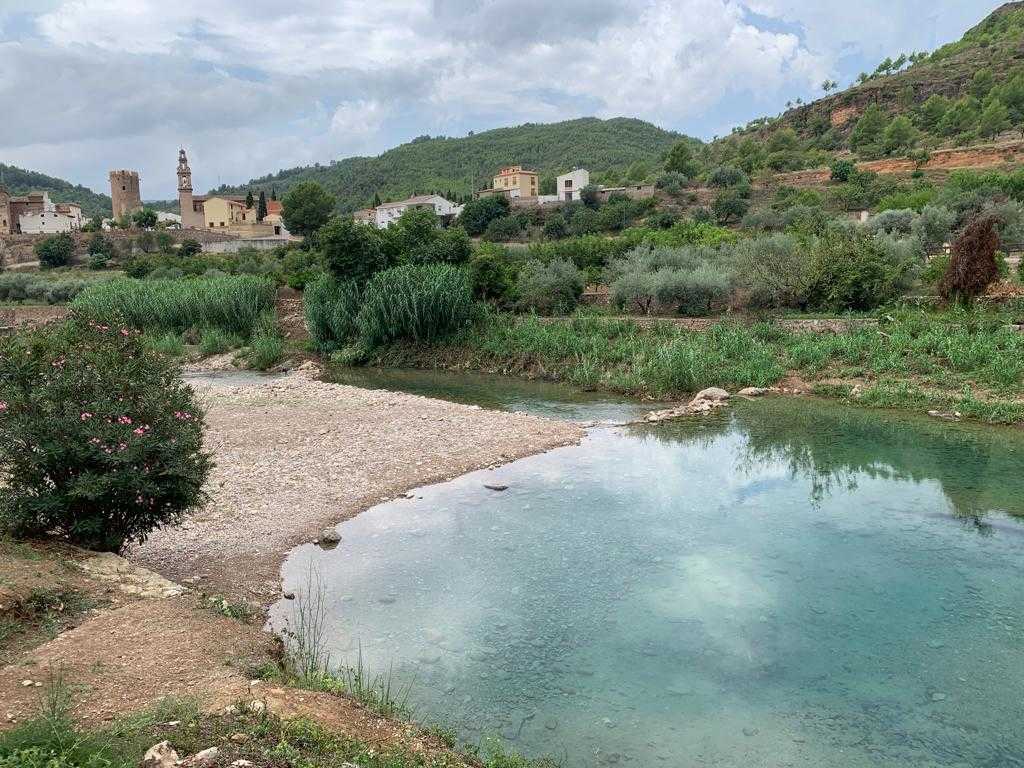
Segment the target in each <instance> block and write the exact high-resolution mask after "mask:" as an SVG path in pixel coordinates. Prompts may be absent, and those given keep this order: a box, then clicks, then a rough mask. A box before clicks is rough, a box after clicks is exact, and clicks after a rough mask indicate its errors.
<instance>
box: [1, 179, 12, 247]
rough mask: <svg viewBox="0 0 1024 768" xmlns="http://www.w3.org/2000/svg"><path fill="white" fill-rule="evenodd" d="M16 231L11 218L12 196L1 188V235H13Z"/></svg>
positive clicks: (4, 188)
mask: <svg viewBox="0 0 1024 768" xmlns="http://www.w3.org/2000/svg"><path fill="white" fill-rule="evenodd" d="M14 229H15V227H14V221H13V219H12V217H11V195H10V193H9V192H8V191H7V188H6V187H0V235H10V234H13V233H14ZM0 261H2V259H0Z"/></svg>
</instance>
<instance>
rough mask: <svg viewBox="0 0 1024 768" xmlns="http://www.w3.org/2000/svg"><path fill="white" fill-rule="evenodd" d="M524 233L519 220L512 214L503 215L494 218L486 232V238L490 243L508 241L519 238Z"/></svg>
mask: <svg viewBox="0 0 1024 768" xmlns="http://www.w3.org/2000/svg"><path fill="white" fill-rule="evenodd" d="M522 234H523V230H522V227H520V226H519V222H518V221H516V220H515V219H514V218H512V217H511V216H501V217H499V218H497V219H492V220H491V222H490V224H488V225H487V230H486V231H485V232H484V240H486V241H488V242H490V243H507V242H509V241H510V240H518V239H519V238H520V236H521V235H522Z"/></svg>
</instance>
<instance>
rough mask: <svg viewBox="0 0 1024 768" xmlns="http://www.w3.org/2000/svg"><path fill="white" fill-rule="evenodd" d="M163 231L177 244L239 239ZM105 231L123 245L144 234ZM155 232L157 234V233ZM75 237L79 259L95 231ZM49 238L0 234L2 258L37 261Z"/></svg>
mask: <svg viewBox="0 0 1024 768" xmlns="http://www.w3.org/2000/svg"><path fill="white" fill-rule="evenodd" d="M163 231H164V232H166V233H167V234H168V235H170V236H171V238H172V239H173V240H174V242H175V243H180V242H182V241H183V240H195V241H197V242H199V243H201V244H206V243H221V242H225V241H229V240H237V239H238V235H235V234H232V233H230V232H217V231H209V230H205V229H166V230H163ZM103 234H104V235H105V236H106V237H107V238H108V239H110V240H113V241H114V242H115V243H116V244H117V246H118V247H119V248H121V247H123V245H124V244H125V243H127V242H128V241H132V240H135V239H136V238H137V237H138V236H139V235H140V234H141V233H140V232H139V231H137V230H122V229H113V230H110V231H109V232H104V233H103ZM153 234H156V233H155V232H154V233H153ZM71 236H72V237H73V238H74V240H75V256H76V257H79V258H81V257H84V256H85V255H86V252H87V248H88V246H89V239H90V238H91V237H92V233H91V232H72V233H71ZM47 237H51V235H0V261H2V262H3V263H4V264H5V265H7V266H11V265H13V264H24V263H26V262H32V261H36V256H35V253H34V252H33V249H34V248H35V245H36V243H38V242H39V241H40V240H43V239H45V238H47Z"/></svg>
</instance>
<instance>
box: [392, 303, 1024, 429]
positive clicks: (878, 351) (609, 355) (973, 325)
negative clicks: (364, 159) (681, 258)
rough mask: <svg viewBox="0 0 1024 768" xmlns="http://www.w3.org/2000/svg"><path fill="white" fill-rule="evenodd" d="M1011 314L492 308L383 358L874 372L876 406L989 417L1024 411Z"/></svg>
mask: <svg viewBox="0 0 1024 768" xmlns="http://www.w3.org/2000/svg"><path fill="white" fill-rule="evenodd" d="M1011 317H1012V316H1010V315H1004V314H1001V313H995V312H973V313H971V312H962V311H956V312H945V313H935V312H921V311H915V312H905V313H900V314H897V315H896V316H895V317H892V318H888V317H886V318H882V321H881V323H880V324H879V325H878V326H873V325H861V326H854V327H853V328H852V329H851V330H849V331H847V332H844V333H836V334H832V333H812V332H800V333H791V332H787V331H785V330H783V329H781V328H779V327H778V326H776V325H773V324H770V323H760V324H755V325H743V324H740V323H737V322H730V321H723V322H721V323H718V324H716V325H713V326H711V327H710V328H709V329H707V330H705V331H691V330H685V329H682V328H680V327H678V326H676V325H674V324H671V323H668V322H664V323H656V324H654V325H653V326H650V327H640V326H638V325H637V324H636V323H634V322H632V321H629V320H616V319H606V318H600V317H585V316H576V317H572V318H569V319H566V320H554V321H543V320H541V319H539V318H536V317H514V316H511V315H504V314H496V313H492V314H490V315H488V316H486V318H485V319H484V320H483V321H482V322H480V323H477V324H475V325H473V326H472V327H469V328H467V329H465V330H463V331H462V332H460V333H458V334H456V335H454V336H452V337H450V338H449V339H445V340H443V341H438V342H435V343H434V344H433V345H429V346H424V345H407V344H406V345H403V344H395V345H392V346H390V347H388V348H387V349H385V350H383V351H380V352H378V354H377V361H378V362H380V363H383V364H385V365H414V366H427V367H431V366H437V365H441V366H458V367H468V368H477V369H481V370H501V371H503V372H505V373H509V374H518V375H527V376H540V377H544V378H549V379H558V380H564V381H568V382H570V383H573V384H576V385H578V386H582V387H586V388H592V389H606V390H612V391H620V392H626V393H630V394H636V395H645V396H651V397H658V398H667V397H676V396H681V395H683V394H686V393H690V392H694V391H696V390H699V389H702V388H704V387H708V386H724V387H726V388H730V389H733V388H741V387H746V386H770V385H772V384H775V383H777V382H778V381H780V380H781V379H782V378H783V377H784V376H785V375H786V374H787V373H788V372H795V373H798V374H800V375H801V376H803V377H804V378H807V379H811V380H814V379H826V378H839V379H846V380H853V379H856V380H863V381H866V382H867V385H866V386H864V387H862V389H863V390H864V394H863V396H862V402H864V403H866V404H876V405H880V406H881V405H885V406H887V407H892V406H898V405H900V404H902V406H903V407H913V408H917V407H924V406H925V405H926V404H928V403H930V404H931V405H928V407H945V406H948V405H950V404H955V405H956V406H957V408H956V409H957V410H959V411H961V412H963V413H964V414H965V415H968V414H969V415H971V416H975V417H977V418H982V419H984V420H987V421H1019V420H1020V419H1021V414H1024V406H1021V405H1020V402H1016V403H1015V404H1014V401H1019V400H1021V399H1022V398H1024V334H1021V333H1019V332H1017V331H1015V330H1013V329H1011V328H1010V327H1008V325H1007V324H1008V321H1009V320H1010V319H1011ZM965 388H966V389H968V390H969V391H971V392H972V395H971V396H970V397H969V398H965V397H964V396H963V394H962V392H963V390H964V389H965ZM844 391H845V392H846V393H847V394H848V393H849V392H850V388H846V389H845V390H844ZM844 396H846V395H844ZM1001 398H1002V399H1003V400H1000V399H1001Z"/></svg>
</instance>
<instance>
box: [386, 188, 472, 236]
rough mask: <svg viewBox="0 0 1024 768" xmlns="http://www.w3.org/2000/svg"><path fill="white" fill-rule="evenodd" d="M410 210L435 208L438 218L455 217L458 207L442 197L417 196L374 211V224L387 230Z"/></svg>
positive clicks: (388, 204) (387, 204)
mask: <svg viewBox="0 0 1024 768" xmlns="http://www.w3.org/2000/svg"><path fill="white" fill-rule="evenodd" d="M410 208H433V209H434V213H435V214H437V216H439V217H441V216H454V215H456V211H457V210H458V206H457V205H455V203H453V202H451V201H450V200H446V199H445V198H443V197H441V195H416V196H415V197H410V198H409V199H407V200H399V201H398V202H397V203H384V204H382V205H378V206H377V208H376V209H375V210H374V223H375V224H376V225H377V228H378V229H387V228H388V227H390V226H391V225H392V224H394V223H395V222H396V221H398V220H399V218H401V216H402V214H403V213H405V212H406V211H407V210H409V209H410Z"/></svg>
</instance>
